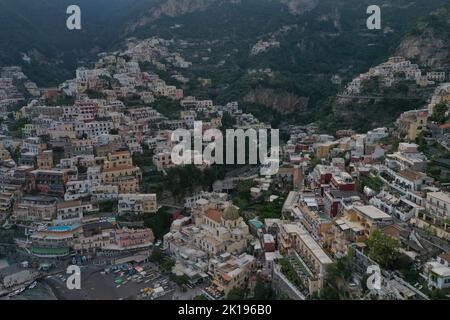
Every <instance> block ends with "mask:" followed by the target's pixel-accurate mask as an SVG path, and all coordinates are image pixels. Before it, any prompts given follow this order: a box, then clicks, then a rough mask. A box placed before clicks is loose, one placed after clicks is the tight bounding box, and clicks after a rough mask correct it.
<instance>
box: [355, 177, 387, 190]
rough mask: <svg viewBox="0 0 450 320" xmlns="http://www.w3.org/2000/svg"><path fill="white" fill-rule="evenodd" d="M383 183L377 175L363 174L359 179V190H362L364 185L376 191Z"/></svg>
mask: <svg viewBox="0 0 450 320" xmlns="http://www.w3.org/2000/svg"><path fill="white" fill-rule="evenodd" d="M383 185H384V182H383V180H381V179H380V178H379V177H377V176H364V177H362V178H361V180H360V189H361V190H360V191H362V190H363V189H364V187H365V186H367V187H369V188H370V189H372V190H374V191H376V192H380V191H381V188H382V187H383Z"/></svg>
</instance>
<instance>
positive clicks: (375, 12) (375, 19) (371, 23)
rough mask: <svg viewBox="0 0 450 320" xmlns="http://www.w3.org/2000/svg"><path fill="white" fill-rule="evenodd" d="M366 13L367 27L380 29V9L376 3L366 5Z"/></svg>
mask: <svg viewBox="0 0 450 320" xmlns="http://www.w3.org/2000/svg"><path fill="white" fill-rule="evenodd" d="M367 14H370V16H369V17H368V18H367V22H366V25H367V29H369V30H380V29H381V9H380V7H379V6H377V5H371V6H368V7H367Z"/></svg>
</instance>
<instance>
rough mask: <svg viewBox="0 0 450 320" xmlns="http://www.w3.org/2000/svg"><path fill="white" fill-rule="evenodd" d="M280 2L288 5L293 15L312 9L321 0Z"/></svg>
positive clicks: (282, 0) (287, 0)
mask: <svg viewBox="0 0 450 320" xmlns="http://www.w3.org/2000/svg"><path fill="white" fill-rule="evenodd" d="M280 2H281V3H282V4H284V5H286V6H287V7H288V9H289V12H290V13H291V14H293V15H300V14H302V13H305V12H306V11H310V10H312V9H314V8H315V7H316V6H317V5H318V4H319V0H280Z"/></svg>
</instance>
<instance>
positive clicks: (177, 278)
mask: <svg viewBox="0 0 450 320" xmlns="http://www.w3.org/2000/svg"><path fill="white" fill-rule="evenodd" d="M170 280H172V281H173V282H175V283H176V284H177V285H179V286H182V285H183V284H188V283H189V277H188V276H187V275H182V276H177V275H176V274H174V273H171V274H170Z"/></svg>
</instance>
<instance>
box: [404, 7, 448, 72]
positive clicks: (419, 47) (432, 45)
mask: <svg viewBox="0 0 450 320" xmlns="http://www.w3.org/2000/svg"><path fill="white" fill-rule="evenodd" d="M396 53H397V54H398V55H401V56H404V57H405V58H407V59H411V60H415V61H417V62H418V63H419V64H422V65H429V66H432V67H440V66H446V65H450V7H445V8H442V9H440V10H438V11H435V12H433V13H432V14H430V15H429V16H428V17H426V18H424V19H421V20H420V21H419V23H418V24H417V25H416V27H415V28H414V30H413V31H412V32H411V33H410V34H409V35H407V36H406V37H405V38H404V39H403V41H402V42H401V43H400V45H399V47H398V48H397V51H396Z"/></svg>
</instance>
